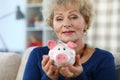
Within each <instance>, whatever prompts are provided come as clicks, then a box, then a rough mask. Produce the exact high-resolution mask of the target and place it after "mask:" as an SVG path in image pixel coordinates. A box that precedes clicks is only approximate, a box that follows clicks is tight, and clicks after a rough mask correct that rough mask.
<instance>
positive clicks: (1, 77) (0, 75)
mask: <svg viewBox="0 0 120 80" xmlns="http://www.w3.org/2000/svg"><path fill="white" fill-rule="evenodd" d="M20 62H21V55H20V54H17V53H5V52H4V53H3V52H2V53H0V80H16V76H17V72H18V69H19V65H20Z"/></svg>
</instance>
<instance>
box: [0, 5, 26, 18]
mask: <svg viewBox="0 0 120 80" xmlns="http://www.w3.org/2000/svg"><path fill="white" fill-rule="evenodd" d="M12 14H16V19H17V20H19V19H23V18H24V17H25V16H24V14H23V13H22V11H21V10H20V6H17V10H16V11H13V12H9V13H7V14H5V15H3V16H0V20H1V19H4V18H6V17H8V16H11V15H12Z"/></svg>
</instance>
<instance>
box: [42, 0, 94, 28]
mask: <svg viewBox="0 0 120 80" xmlns="http://www.w3.org/2000/svg"><path fill="white" fill-rule="evenodd" d="M69 4H70V5H73V6H76V5H77V6H78V7H79V10H80V13H81V14H82V15H83V17H84V19H85V22H86V23H88V26H90V25H91V23H92V21H93V17H94V15H95V12H94V9H93V4H92V3H91V0H43V3H42V5H43V10H42V13H43V18H44V21H46V22H47V24H48V25H49V26H51V27H52V25H53V17H54V14H53V12H54V9H55V8H57V7H65V6H66V5H69ZM88 28H89V27H88Z"/></svg>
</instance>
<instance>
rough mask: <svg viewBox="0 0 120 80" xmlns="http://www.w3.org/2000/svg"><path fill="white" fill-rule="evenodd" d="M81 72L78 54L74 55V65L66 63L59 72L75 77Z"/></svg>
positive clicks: (68, 76) (65, 75)
mask: <svg viewBox="0 0 120 80" xmlns="http://www.w3.org/2000/svg"><path fill="white" fill-rule="evenodd" d="M82 72H83V67H82V65H81V62H80V56H79V55H77V56H76V62H75V64H74V65H71V64H68V63H67V64H66V65H65V66H64V67H62V68H61V69H60V73H61V74H62V75H63V76H64V77H66V78H71V77H77V76H79V75H80V74H81V73H82Z"/></svg>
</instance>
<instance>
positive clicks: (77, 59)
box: [74, 55, 81, 66]
mask: <svg viewBox="0 0 120 80" xmlns="http://www.w3.org/2000/svg"><path fill="white" fill-rule="evenodd" d="M75 59H76V62H75V64H74V65H75V66H79V65H81V61H80V55H76V58H75Z"/></svg>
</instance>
